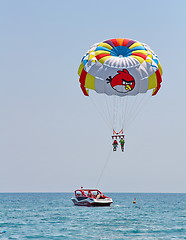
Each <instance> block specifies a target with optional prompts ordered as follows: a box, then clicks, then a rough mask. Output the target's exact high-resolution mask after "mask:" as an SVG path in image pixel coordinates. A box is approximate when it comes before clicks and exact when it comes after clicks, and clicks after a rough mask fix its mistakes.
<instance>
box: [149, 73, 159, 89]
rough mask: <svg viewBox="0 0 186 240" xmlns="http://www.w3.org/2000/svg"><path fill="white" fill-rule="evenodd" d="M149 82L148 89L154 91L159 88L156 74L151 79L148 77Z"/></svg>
mask: <svg viewBox="0 0 186 240" xmlns="http://www.w3.org/2000/svg"><path fill="white" fill-rule="evenodd" d="M148 80H149V81H148V89H153V88H156V87H157V78H156V73H153V74H152V75H151V76H150V77H148Z"/></svg>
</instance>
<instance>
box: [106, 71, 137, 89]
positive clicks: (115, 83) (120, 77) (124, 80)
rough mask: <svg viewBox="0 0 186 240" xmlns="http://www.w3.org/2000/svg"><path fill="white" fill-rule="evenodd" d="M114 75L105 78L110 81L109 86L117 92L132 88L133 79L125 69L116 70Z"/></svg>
mask: <svg viewBox="0 0 186 240" xmlns="http://www.w3.org/2000/svg"><path fill="white" fill-rule="evenodd" d="M117 73H118V74H116V75H115V76H114V77H111V76H109V77H108V78H107V79H106V80H107V83H110V85H111V87H112V88H113V89H114V90H116V91H117V92H119V93H127V92H129V91H131V90H133V89H134V87H135V80H134V78H133V76H132V75H130V73H129V72H128V70H127V69H123V70H122V71H117Z"/></svg>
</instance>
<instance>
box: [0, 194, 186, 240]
mask: <svg viewBox="0 0 186 240" xmlns="http://www.w3.org/2000/svg"><path fill="white" fill-rule="evenodd" d="M107 195H108V196H110V197H112V198H113V200H114V203H113V204H112V205H111V206H110V207H79V206H74V205H73V204H72V202H71V197H72V196H73V194H72V193H0V239H3V240H8V239H19V240H22V239H43V240H44V239H46V240H47V239H50V240H53V239H55V240H60V239H65V240H68V239H69V240H70V239H71V240H75V239H78V240H81V239H87V240H88V239H104V240H112V239H115V240H122V239H134V240H142V239H143V240H145V239H156V240H158V239H163V240H170V239H186V194H165V193H162V194H157V193H148V194H147V193H136V194H135V193H108V194H107ZM134 198H136V201H137V203H136V204H133V203H132V202H133V199H134Z"/></svg>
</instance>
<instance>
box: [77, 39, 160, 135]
mask: <svg viewBox="0 0 186 240" xmlns="http://www.w3.org/2000/svg"><path fill="white" fill-rule="evenodd" d="M78 74H79V82H80V87H81V89H82V91H83V93H84V95H85V96H89V89H90V90H94V91H92V92H91V94H90V96H91V97H90V99H91V98H92V96H94V99H95V100H97V99H98V98H100V96H102V97H104V98H105V99H103V100H101V101H99V102H98V104H97V106H98V108H100V109H99V112H100V113H101V115H102V116H103V117H104V119H105V121H106V122H108V123H109V125H110V127H111V128H112V129H114V131H113V132H116V133H117V132H121V131H123V129H125V131H126V128H127V127H128V125H129V124H130V123H131V122H132V121H133V120H134V119H135V117H136V115H137V114H138V112H139V111H140V109H141V108H142V107H143V106H144V103H145V102H146V101H144V99H145V98H144V96H145V97H146V96H150V98H151V95H153V96H154V95H156V94H157V92H158V91H159V89H160V87H161V82H162V67H161V64H160V62H159V59H158V57H157V55H156V54H155V53H154V52H153V51H152V50H151V49H150V47H149V46H148V45H146V44H144V43H140V42H138V41H134V40H131V39H125V38H117V39H110V40H106V41H103V42H100V43H96V44H94V45H93V46H92V47H91V48H90V49H89V50H88V52H87V53H86V54H85V55H84V57H83V58H82V61H81V64H80V66H79V69H78ZM148 90H151V91H148ZM97 93H99V94H97ZM98 96H99V97H98ZM134 96H135V97H134ZM102 103H103V104H105V105H104V106H102V107H101V104H102ZM121 129H122V130H121Z"/></svg>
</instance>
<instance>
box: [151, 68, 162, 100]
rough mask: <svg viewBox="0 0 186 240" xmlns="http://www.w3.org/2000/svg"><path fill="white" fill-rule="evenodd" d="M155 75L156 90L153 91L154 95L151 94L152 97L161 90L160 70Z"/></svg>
mask: <svg viewBox="0 0 186 240" xmlns="http://www.w3.org/2000/svg"><path fill="white" fill-rule="evenodd" d="M155 73H156V77H157V87H156V90H155V91H154V93H153V94H152V96H155V95H156V94H157V92H158V91H159V89H160V88H161V82H162V78H161V73H160V70H159V69H158V70H157V71H156V72H155Z"/></svg>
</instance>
